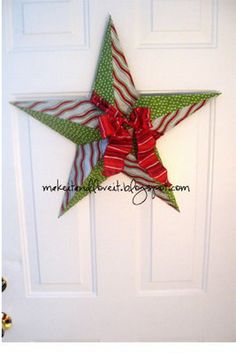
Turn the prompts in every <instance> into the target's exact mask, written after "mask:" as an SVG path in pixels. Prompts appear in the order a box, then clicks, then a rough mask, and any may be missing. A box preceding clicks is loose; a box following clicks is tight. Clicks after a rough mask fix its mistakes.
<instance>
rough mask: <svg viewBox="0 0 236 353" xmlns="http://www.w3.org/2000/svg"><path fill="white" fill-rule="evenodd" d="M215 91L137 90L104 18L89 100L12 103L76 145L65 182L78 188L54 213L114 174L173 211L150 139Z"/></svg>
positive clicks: (67, 194)
mask: <svg viewBox="0 0 236 353" xmlns="http://www.w3.org/2000/svg"><path fill="white" fill-rule="evenodd" d="M218 94H219V93H218V92H211V91H208V92H201V93H185V94H150V95H143V94H140V93H138V92H137V90H136V88H135V85H134V82H133V79H132V76H131V74H130V71H129V68H128V65H127V61H126V58H125V56H124V54H123V51H122V49H121V46H120V41H119V38H118V36H117V32H116V29H115V27H114V24H113V22H112V19H111V18H110V19H109V22H108V26H107V29H106V33H105V38H104V43H103V46H102V50H101V56H100V59H99V64H98V68H97V73H96V78H95V82H94V86H93V89H92V94H91V96H90V97H89V98H82V97H80V98H78V99H75V100H63V101H55V100H53V101H52V100H51V101H27V102H25V101H24V102H22V101H21V102H13V104H14V105H15V106H16V107H18V108H20V109H21V110H23V111H24V112H26V113H28V114H29V115H31V116H32V117H34V118H35V119H37V120H39V121H41V122H42V123H44V124H46V125H47V126H49V127H51V128H52V129H53V130H55V131H57V132H58V133H60V134H61V135H63V136H65V137H66V138H68V139H69V140H71V141H73V142H74V143H75V144H76V145H77V148H76V154H75V158H74V161H73V165H72V168H71V172H70V176H69V180H68V185H76V186H79V187H80V188H79V190H77V191H76V190H75V189H73V190H68V191H66V192H65V195H64V198H63V202H62V206H61V210H60V215H62V214H64V213H65V212H66V211H68V210H69V209H70V208H71V207H72V206H74V205H75V204H76V203H77V202H78V201H80V200H81V199H82V198H83V197H85V196H86V195H87V194H88V193H89V192H90V189H89V185H96V186H99V185H100V184H101V183H102V182H103V181H104V180H106V179H107V177H109V176H111V175H115V174H117V173H120V172H123V173H124V174H126V175H127V176H129V177H130V178H131V179H134V180H135V181H136V182H137V183H138V184H141V185H145V186H147V185H148V186H149V187H153V190H155V191H154V192H155V195H156V196H157V197H159V198H160V199H162V200H163V201H165V202H166V203H167V204H168V205H170V206H172V207H174V208H175V209H176V210H178V205H177V203H176V200H175V197H174V194H173V192H172V191H171V190H170V188H169V187H170V186H171V183H170V182H169V180H168V176H167V170H166V168H165V167H164V165H163V164H162V161H161V159H160V156H159V154H158V152H157V149H156V140H158V139H159V138H160V137H161V136H162V135H164V134H165V133H166V132H167V131H168V130H170V129H171V128H173V127H174V126H176V125H178V124H179V123H180V122H182V121H183V120H184V119H186V118H187V117H188V116H190V115H191V114H193V113H195V112H196V111H197V110H199V109H200V108H201V107H203V106H204V105H205V104H206V103H207V102H208V101H209V99H210V98H213V97H215V96H217V95H218ZM158 185H159V186H162V188H159V189H158V188H157V186H158ZM163 186H164V187H163Z"/></svg>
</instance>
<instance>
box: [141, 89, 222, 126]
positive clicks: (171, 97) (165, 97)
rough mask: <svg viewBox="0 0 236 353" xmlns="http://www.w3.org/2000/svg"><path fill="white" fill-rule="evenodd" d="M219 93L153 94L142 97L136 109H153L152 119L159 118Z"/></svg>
mask: <svg viewBox="0 0 236 353" xmlns="http://www.w3.org/2000/svg"><path fill="white" fill-rule="evenodd" d="M219 94H220V93H218V92H206V93H184V94H153V95H145V94H143V95H141V96H140V98H139V99H138V100H137V102H136V104H135V107H149V108H151V117H152V119H155V118H158V117H160V116H162V115H164V114H167V113H170V112H174V111H176V110H177V109H181V108H184V107H187V106H189V105H191V104H195V103H200V102H201V101H203V100H205V99H209V98H213V97H216V96H218V95H219Z"/></svg>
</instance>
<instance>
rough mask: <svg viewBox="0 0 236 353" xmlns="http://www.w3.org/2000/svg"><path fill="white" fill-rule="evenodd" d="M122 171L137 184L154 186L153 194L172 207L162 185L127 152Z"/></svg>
mask: <svg viewBox="0 0 236 353" xmlns="http://www.w3.org/2000/svg"><path fill="white" fill-rule="evenodd" d="M123 173H124V174H126V175H127V176H128V177H130V178H131V179H134V180H135V181H136V182H137V183H138V184H139V185H143V186H150V187H154V193H155V196H156V197H159V198H160V199H161V200H163V201H164V202H166V203H167V204H168V205H170V206H172V207H174V204H173V203H172V202H171V200H170V199H169V197H168V195H167V194H166V193H165V192H164V191H163V190H162V189H161V187H163V185H160V184H158V183H157V182H156V181H155V180H153V178H151V177H150V176H149V175H148V174H147V173H146V172H145V170H143V169H142V168H141V167H140V166H139V165H138V163H137V160H136V158H135V156H134V155H132V154H129V155H128V156H127V157H126V159H125V167H124V170H123ZM157 186H160V189H158V188H157Z"/></svg>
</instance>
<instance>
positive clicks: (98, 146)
mask: <svg viewBox="0 0 236 353" xmlns="http://www.w3.org/2000/svg"><path fill="white" fill-rule="evenodd" d="M106 145H107V140H101V141H95V142H92V143H89V144H86V145H77V148H76V154H75V158H74V161H73V163H72V167H71V171H70V176H69V180H68V183H67V186H72V185H75V186H81V185H83V183H84V181H85V179H86V178H87V177H88V176H89V174H90V173H91V171H92V169H93V168H94V167H95V166H96V164H97V163H98V161H99V159H101V158H102V156H103V154H104V151H105V148H106ZM76 192H77V191H76V190H75V188H74V187H73V188H72V187H71V188H70V189H69V190H68V191H66V192H65V194H64V198H63V201H62V205H61V212H60V214H63V213H64V211H65V209H66V208H67V206H68V205H69V202H70V201H71V200H72V198H73V197H74V195H75V194H76Z"/></svg>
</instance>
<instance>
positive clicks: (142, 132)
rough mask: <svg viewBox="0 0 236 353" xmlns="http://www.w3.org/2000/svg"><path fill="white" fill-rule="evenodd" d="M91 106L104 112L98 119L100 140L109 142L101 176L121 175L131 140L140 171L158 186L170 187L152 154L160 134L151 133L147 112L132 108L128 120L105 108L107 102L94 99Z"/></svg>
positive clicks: (141, 108)
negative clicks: (134, 147) (105, 139)
mask: <svg viewBox="0 0 236 353" xmlns="http://www.w3.org/2000/svg"><path fill="white" fill-rule="evenodd" d="M94 103H95V104H96V105H97V106H98V107H99V108H100V109H102V110H104V111H105V112H106V114H104V115H101V116H100V117H99V125H100V131H101V135H102V138H107V137H108V139H109V143H108V145H107V148H106V151H105V154H104V170H103V174H104V175H105V176H111V175H115V174H117V173H119V172H122V171H123V169H124V161H125V158H126V156H127V155H128V154H129V153H131V151H132V148H133V136H134V137H135V138H136V140H137V147H138V149H137V160H138V164H139V165H140V167H141V168H142V169H144V170H145V171H146V172H147V173H148V174H149V175H150V176H151V177H152V178H153V179H155V180H156V181H158V182H159V183H161V184H163V185H165V186H167V187H169V186H171V184H170V182H169V181H168V177H167V170H166V168H165V167H164V166H163V164H162V163H161V161H160V159H159V158H158V156H157V154H156V152H155V145H156V140H157V139H158V138H159V137H160V136H161V134H156V133H155V132H154V130H152V121H151V111H150V109H149V108H146V107H137V108H134V109H133V111H132V112H131V114H130V116H129V119H127V118H126V117H124V116H123V115H121V113H120V112H119V111H118V109H116V108H115V107H114V106H111V105H108V104H105V103H106V102H105V103H104V102H103V101H102V100H99V98H97V97H95V99H94ZM129 128H132V129H129ZM131 130H132V133H133V136H132V134H131Z"/></svg>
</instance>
